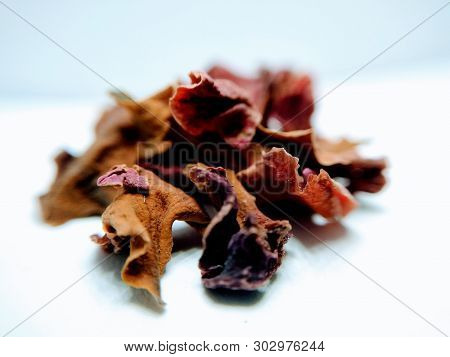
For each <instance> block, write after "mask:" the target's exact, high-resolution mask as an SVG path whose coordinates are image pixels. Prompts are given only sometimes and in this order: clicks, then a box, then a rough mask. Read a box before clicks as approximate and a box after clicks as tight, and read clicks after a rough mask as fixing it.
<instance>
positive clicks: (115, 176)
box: [97, 165, 149, 195]
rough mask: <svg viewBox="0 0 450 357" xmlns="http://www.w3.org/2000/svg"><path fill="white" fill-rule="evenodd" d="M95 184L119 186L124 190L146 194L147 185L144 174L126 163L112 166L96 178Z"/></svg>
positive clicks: (147, 190) (147, 191)
mask: <svg viewBox="0 0 450 357" xmlns="http://www.w3.org/2000/svg"><path fill="white" fill-rule="evenodd" d="M97 186H120V187H123V188H124V190H125V191H126V192H131V193H141V194H144V195H148V193H149V185H148V179H147V177H146V176H142V175H139V173H138V172H137V171H136V170H135V169H133V168H129V167H127V166H126V165H117V166H114V167H113V168H112V169H111V170H110V171H109V172H107V173H106V174H104V175H103V176H100V177H99V179H98V180H97Z"/></svg>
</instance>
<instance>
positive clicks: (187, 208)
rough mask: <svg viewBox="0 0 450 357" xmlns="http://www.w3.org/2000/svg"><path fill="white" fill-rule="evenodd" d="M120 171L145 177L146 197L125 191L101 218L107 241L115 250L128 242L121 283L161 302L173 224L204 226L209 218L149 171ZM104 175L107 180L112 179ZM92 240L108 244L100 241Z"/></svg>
mask: <svg viewBox="0 0 450 357" xmlns="http://www.w3.org/2000/svg"><path fill="white" fill-rule="evenodd" d="M123 171H125V173H126V174H129V173H130V172H132V171H135V172H136V173H137V174H138V176H139V177H145V179H146V181H147V182H148V188H149V195H148V197H145V196H142V195H140V194H137V193H132V192H129V191H127V190H126V189H124V192H123V193H122V194H120V195H118V196H117V197H116V198H115V199H114V201H113V202H112V203H111V204H110V205H109V206H108V207H107V209H106V210H105V212H104V213H103V215H102V221H103V227H104V230H105V233H106V238H107V239H108V240H109V241H110V244H111V245H112V246H113V247H115V251H119V250H120V249H121V248H123V247H124V245H126V243H129V249H130V250H129V256H128V258H127V260H126V262H125V264H124V266H123V269H122V279H123V280H124V282H125V283H127V284H128V285H130V286H133V287H135V288H142V289H146V290H147V291H148V292H150V293H151V294H152V295H153V296H154V297H155V298H156V299H157V300H158V301H160V297H161V295H160V284H159V280H160V276H161V274H162V273H163V272H164V268H165V266H166V264H167V263H168V261H169V260H170V256H171V252H172V246H173V241H172V225H173V222H174V221H175V220H181V221H188V222H195V223H198V224H206V223H207V222H208V217H207V216H206V215H205V214H204V213H203V211H202V209H201V208H200V207H199V206H198V204H197V202H196V201H195V200H194V199H193V198H191V197H189V196H188V195H186V194H185V193H184V192H183V191H181V190H180V189H178V188H175V187H174V186H172V185H170V184H168V183H167V182H164V181H163V180H161V179H160V178H158V177H157V176H156V175H155V174H153V173H152V172H150V171H146V170H143V169H142V168H140V167H138V166H134V167H133V168H132V169H131V168H123ZM126 174H119V175H118V176H117V177H124V175H126ZM121 175H122V176H121ZM133 175H134V174H133ZM105 176H106V178H105V179H106V180H108V177H114V176H107V175H105ZM124 188H125V187H124ZM94 240H95V241H97V242H98V243H100V245H102V246H105V245H107V242H105V240H104V239H103V238H102V239H99V238H94Z"/></svg>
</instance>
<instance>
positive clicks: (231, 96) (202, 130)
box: [170, 72, 262, 148]
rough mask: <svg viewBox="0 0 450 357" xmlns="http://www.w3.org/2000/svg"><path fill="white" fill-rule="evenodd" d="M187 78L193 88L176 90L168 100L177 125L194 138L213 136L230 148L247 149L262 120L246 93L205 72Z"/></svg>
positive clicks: (180, 87)
mask: <svg viewBox="0 0 450 357" xmlns="http://www.w3.org/2000/svg"><path fill="white" fill-rule="evenodd" d="M189 76H190V78H191V82H192V84H189V85H180V86H178V87H177V88H176V90H175V94H174V95H173V97H172V98H171V99H170V109H171V110H172V114H173V116H174V118H175V120H176V121H177V122H178V124H179V125H180V126H181V127H182V128H183V129H184V130H185V131H186V132H188V133H189V134H191V135H193V136H196V137H199V136H202V135H203V134H206V133H215V134H217V135H219V136H220V137H221V138H222V139H224V140H225V141H226V142H227V143H228V144H230V145H231V146H233V147H236V148H245V147H247V146H248V145H249V143H250V141H251V140H252V138H253V135H254V134H255V128H256V126H257V125H258V123H259V122H260V121H261V117H262V116H261V113H260V112H259V111H258V110H257V109H256V108H254V107H253V106H252V104H251V102H250V99H249V98H248V96H247V93H246V91H245V90H243V89H242V88H240V87H238V86H237V85H236V84H234V83H233V82H231V81H229V80H225V79H216V80H214V79H213V78H211V77H210V76H209V75H208V74H206V73H204V72H191V73H190V74H189Z"/></svg>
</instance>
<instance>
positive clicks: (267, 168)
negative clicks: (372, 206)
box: [238, 148, 357, 219]
mask: <svg viewBox="0 0 450 357" xmlns="http://www.w3.org/2000/svg"><path fill="white" fill-rule="evenodd" d="M298 161H299V160H298V158H296V157H293V156H292V155H290V154H289V153H287V152H286V150H284V149H283V148H272V149H271V150H270V151H268V152H265V153H263V155H262V157H261V159H260V160H259V161H257V162H255V163H254V164H253V165H252V166H250V167H249V168H248V169H246V170H244V171H241V172H239V173H238V177H239V178H240V179H241V180H242V182H244V183H245V184H246V185H247V186H248V187H251V188H252V189H253V190H255V191H257V192H258V193H259V194H260V195H261V196H262V197H265V198H266V199H269V200H270V201H277V200H280V201H281V200H286V199H287V200H293V201H299V202H302V203H303V204H305V205H307V206H308V207H310V208H311V209H312V210H313V211H315V212H317V213H319V214H321V215H322V216H324V217H325V218H329V219H336V218H340V217H343V216H345V215H347V214H348V213H349V212H350V211H351V210H352V209H354V208H355V207H356V206H357V203H356V201H355V199H354V198H353V197H352V195H351V194H350V192H348V191H347V189H346V188H345V187H343V186H342V185H340V184H339V183H338V182H336V181H334V180H333V179H331V178H330V176H329V175H328V174H327V173H326V172H325V171H324V170H320V172H319V174H317V175H316V174H315V173H314V172H313V171H312V170H311V169H305V170H304V171H303V175H304V176H303V177H302V176H300V175H299V173H298V169H299V164H298Z"/></svg>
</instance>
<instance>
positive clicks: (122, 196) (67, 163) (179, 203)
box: [40, 67, 386, 301]
mask: <svg viewBox="0 0 450 357" xmlns="http://www.w3.org/2000/svg"><path fill="white" fill-rule="evenodd" d="M189 76H190V81H191V83H190V84H179V83H176V84H173V85H171V86H169V87H167V88H166V89H164V90H162V91H160V92H158V93H156V94H155V95H153V96H151V97H149V98H147V99H145V100H142V101H135V100H133V99H131V98H130V97H129V96H127V95H125V94H123V93H120V94H114V98H115V100H116V105H115V106H114V107H112V108H111V109H109V110H107V111H106V112H105V113H104V114H103V115H102V116H101V118H100V120H99V122H98V123H97V125H96V128H95V134H96V136H95V141H94V143H93V144H92V145H91V146H90V147H89V148H88V149H87V151H86V152H85V153H84V154H83V155H81V156H79V157H75V156H72V155H71V154H69V153H67V152H61V153H60V154H59V155H58V156H57V157H56V158H55V161H56V164H57V174H56V178H55V180H54V182H53V184H52V185H51V187H50V189H49V192H48V193H47V194H45V195H43V196H41V197H40V202H41V207H42V215H43V218H44V220H45V221H46V222H47V223H49V224H52V225H59V224H62V223H64V222H66V221H68V220H70V219H72V218H78V217H87V216H92V215H102V221H103V229H104V231H105V234H104V235H103V236H97V235H95V236H92V239H93V241H94V242H96V243H97V244H99V245H100V246H101V247H102V248H103V249H104V250H106V251H108V252H115V253H119V252H124V253H125V254H127V259H126V262H125V264H124V267H123V270H122V278H123V280H124V281H125V282H126V283H127V284H129V285H131V286H133V287H136V288H143V289H146V290H148V291H149V292H150V293H151V294H152V295H153V296H154V297H155V298H156V299H157V300H158V301H160V296H161V295H160V283H159V281H160V277H161V275H162V274H163V273H164V269H165V267H166V265H167V263H168V261H169V260H170V257H171V253H172V247H173V239H172V224H173V222H174V221H175V220H181V221H185V222H187V223H188V224H190V225H191V226H192V227H194V228H195V229H197V230H198V231H199V232H200V233H201V235H202V237H203V238H202V244H203V254H202V256H201V259H200V262H199V267H200V271H201V276H202V281H203V284H204V286H205V287H207V288H228V289H243V290H253V289H257V288H258V287H260V286H262V285H263V284H265V283H267V282H268V281H269V279H270V278H271V276H272V275H273V274H274V273H275V271H276V270H277V269H278V267H279V266H280V264H281V260H282V258H283V255H284V245H285V244H286V242H287V240H288V238H289V234H290V230H291V225H290V223H289V221H288V220H285V219H280V218H290V217H292V218H291V220H292V221H293V222H295V221H296V220H297V219H299V218H300V217H303V216H305V215H310V214H312V213H317V214H320V215H322V216H323V217H325V218H327V219H329V220H335V219H339V218H341V217H344V216H345V215H347V214H348V213H349V212H350V211H352V210H353V209H354V208H355V207H356V206H357V203H356V201H355V199H354V197H353V196H352V193H353V192H355V191H366V192H372V193H374V192H377V191H379V190H380V189H381V188H382V187H383V185H384V183H385V178H384V176H383V173H382V171H383V169H384V168H385V166H386V165H385V161H384V160H383V159H377V160H372V159H364V158H362V157H360V156H359V155H358V153H357V151H356V146H357V143H354V142H351V141H348V140H340V141H330V140H328V139H325V138H323V137H320V136H318V135H317V134H316V133H315V132H314V130H313V129H312V128H311V122H310V118H311V115H312V113H313V109H314V99H313V96H312V90H311V80H310V78H309V77H308V76H306V75H299V74H295V73H292V72H290V71H279V72H270V71H267V70H263V71H260V73H259V75H258V76H257V77H256V78H245V77H241V76H238V75H236V74H233V73H231V72H230V71H228V70H227V69H225V68H222V67H213V68H212V69H210V70H209V71H208V72H192V73H190V75H189ZM274 127H276V128H277V129H276V130H275V129H274ZM336 178H338V180H340V181H345V182H346V184H345V186H344V185H343V184H340V183H338V182H337V181H336V180H335V179H336ZM118 188H119V189H118ZM263 212H264V213H263ZM268 212H272V213H268ZM285 212H289V215H288V214H287V213H285ZM274 213H277V214H276V215H275V214H274ZM283 215H284V216H283Z"/></svg>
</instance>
